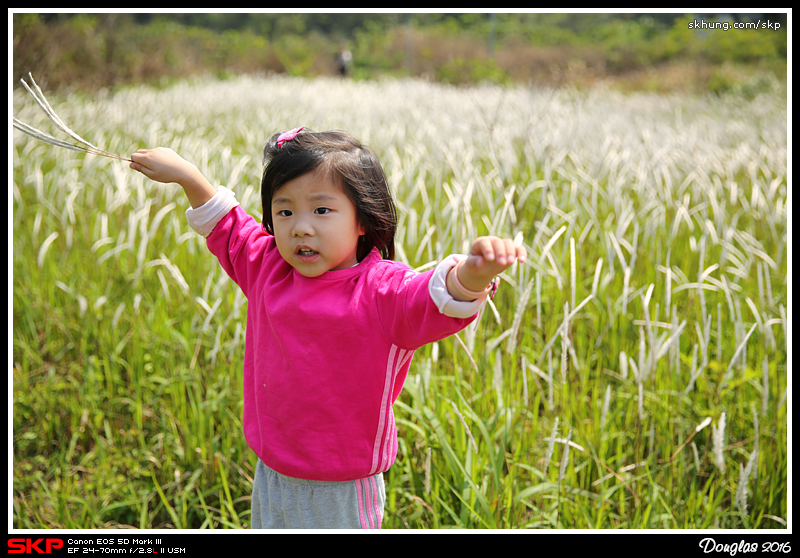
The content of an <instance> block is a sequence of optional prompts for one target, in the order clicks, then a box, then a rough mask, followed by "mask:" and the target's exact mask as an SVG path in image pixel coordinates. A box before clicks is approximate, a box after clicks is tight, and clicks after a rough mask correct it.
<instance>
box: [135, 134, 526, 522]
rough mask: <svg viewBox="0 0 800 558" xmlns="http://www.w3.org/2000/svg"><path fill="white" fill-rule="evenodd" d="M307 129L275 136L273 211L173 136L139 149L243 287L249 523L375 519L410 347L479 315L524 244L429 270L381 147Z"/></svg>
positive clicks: (474, 253) (268, 196)
mask: <svg viewBox="0 0 800 558" xmlns="http://www.w3.org/2000/svg"><path fill="white" fill-rule="evenodd" d="M301 130H302V128H297V129H294V130H291V131H289V132H284V133H282V134H275V135H274V136H273V137H272V138H270V140H269V141H268V142H267V144H266V147H265V148H264V160H265V164H266V167H265V169H264V172H263V177H262V182H261V201H262V209H263V215H264V217H263V220H264V222H263V224H259V223H257V222H256V221H255V219H253V218H252V217H250V216H249V215H247V214H246V213H245V212H244V211H243V210H242V208H241V207H240V206H239V204H238V203H237V202H236V199H235V198H234V195H233V193H232V192H231V191H230V190H228V189H226V188H225V187H222V186H221V187H219V188H218V189H215V188H214V187H213V186H212V185H211V184H210V183H209V182H208V181H207V180H206V179H205V178H204V177H203V175H202V174H201V173H200V172H199V171H198V169H197V168H196V167H195V166H194V165H192V164H191V163H189V162H187V161H185V160H184V159H182V158H181V157H180V156H178V155H177V154H176V153H175V152H173V151H171V150H169V149H165V148H158V149H144V150H140V151H137V152H136V153H134V154H133V155H132V156H131V160H132V161H133V162H132V163H131V165H130V166H131V168H133V169H135V170H137V171H139V172H141V173H142V174H144V175H145V176H147V177H149V178H151V179H153V180H156V181H158V182H176V183H178V184H180V185H181V186H182V187H183V189H184V191H185V192H186V195H187V197H188V198H189V203H190V204H191V206H192V208H191V209H188V210H187V211H186V214H187V218H188V220H189V223H190V225H191V226H192V228H194V229H195V230H196V231H198V232H199V233H200V234H202V235H204V236H205V237H206V241H207V245H208V248H209V250H210V251H211V252H212V253H213V254H214V255H215V256H216V257H217V258H218V259H219V262H220V264H221V265H222V267H223V268H224V269H225V271H226V272H227V273H228V275H230V277H231V278H232V279H233V281H234V282H236V284H237V285H238V286H239V287H240V288H241V289H242V291H243V292H244V294H245V295H246V296H247V299H248V308H247V330H246V343H245V356H244V414H243V425H244V433H245V437H246V439H247V443H248V445H249V446H250V447H251V448H252V449H253V451H255V453H256V455H257V456H258V462H257V466H256V472H255V481H254V487H253V498H252V527H253V528H379V527H380V525H381V519H382V515H383V506H384V499H385V492H384V485H383V472H384V471H386V470H387V469H388V468H389V466H391V465H392V463H393V462H394V460H395V457H396V455H397V430H396V428H395V422H394V415H393V413H392V404H393V403H394V402H395V400H396V399H397V397H398V395H399V394H400V390H401V389H402V387H403V382H404V381H405V378H406V375H407V373H408V369H409V366H410V362H411V357H412V355H413V354H414V350H415V349H417V348H419V347H421V346H423V345H425V344H427V343H431V342H433V341H438V340H440V339H442V338H444V337H447V336H449V335H452V334H453V333H456V332H458V331H459V330H461V329H463V328H464V327H466V326H467V325H468V324H469V323H470V322H471V321H473V320H474V319H475V317H476V315H477V313H478V312H479V310H480V309H481V308H482V307H483V305H484V304H485V302H486V297H487V295H488V294H489V293H490V292H491V291H492V289H493V288H494V282H493V278H494V277H495V276H496V275H497V274H498V273H500V272H501V271H503V270H505V269H507V268H508V267H510V266H511V265H513V264H514V262H515V261H517V260H519V261H524V258H525V252H524V249H523V248H521V247H517V246H515V245H514V243H513V241H511V240H510V239H500V238H496V237H481V238H478V239H477V240H476V241H475V242H474V244H473V245H472V249H471V250H470V253H469V255H468V256H462V255H451V256H448V257H447V258H446V259H445V260H444V261H443V262H441V263H440V264H439V265H438V267H437V268H436V269H435V270H431V271H428V272H426V273H416V272H414V271H412V270H411V269H409V268H408V266H406V265H404V264H402V263H399V262H395V261H393V258H394V235H395V229H396V222H397V219H396V213H395V207H394V203H393V201H392V198H391V195H390V193H389V188H388V185H387V182H386V177H385V175H384V172H383V169H382V167H381V165H380V162H379V161H378V159H377V157H376V156H375V155H374V154H373V152H372V151H371V150H369V149H368V148H366V147H364V146H362V145H361V144H360V143H359V142H358V140H356V139H355V138H353V137H351V136H349V135H347V134H343V133H337V132H326V133H311V132H308V131H305V132H303V133H300V132H301ZM267 163H268V164H267Z"/></svg>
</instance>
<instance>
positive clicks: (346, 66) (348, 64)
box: [336, 47, 353, 77]
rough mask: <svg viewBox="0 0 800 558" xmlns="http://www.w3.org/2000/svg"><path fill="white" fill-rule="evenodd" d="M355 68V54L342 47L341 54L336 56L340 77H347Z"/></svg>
mask: <svg viewBox="0 0 800 558" xmlns="http://www.w3.org/2000/svg"><path fill="white" fill-rule="evenodd" d="M352 68H353V53H351V52H350V51H349V50H348V49H347V48H345V47H342V48H340V49H339V54H337V55H336V70H337V71H338V72H339V75H340V76H342V77H346V76H347V75H348V74H349V73H350V72H351V70H352Z"/></svg>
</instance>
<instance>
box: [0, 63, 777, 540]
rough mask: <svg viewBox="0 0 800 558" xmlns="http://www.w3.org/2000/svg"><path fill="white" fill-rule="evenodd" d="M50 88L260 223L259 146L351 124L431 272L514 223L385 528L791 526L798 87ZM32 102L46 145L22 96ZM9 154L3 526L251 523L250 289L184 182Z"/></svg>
mask: <svg viewBox="0 0 800 558" xmlns="http://www.w3.org/2000/svg"><path fill="white" fill-rule="evenodd" d="M34 77H37V78H38V77H39V76H34ZM42 77H45V76H42ZM40 81H42V80H40ZM48 96H49V98H50V101H51V103H52V104H53V106H54V108H55V110H56V112H58V113H59V114H60V115H61V116H62V117H63V118H64V120H65V121H66V122H67V123H68V124H69V125H70V126H71V127H72V128H73V129H74V130H75V131H77V132H78V133H79V134H81V135H83V136H84V137H86V138H87V139H88V140H89V141H91V142H93V143H95V144H96V145H99V146H101V147H105V148H106V149H108V150H109V151H112V152H116V153H118V154H120V155H129V154H130V153H132V152H133V151H135V150H136V149H137V148H141V147H155V146H159V145H161V146H168V147H171V148H173V149H174V150H175V151H177V152H178V153H180V154H181V155H182V156H183V157H184V158H186V159H188V160H190V161H192V162H194V163H195V164H197V165H198V167H199V168H200V169H201V171H203V172H204V174H205V175H206V176H207V177H209V178H210V179H211V180H212V182H217V183H219V184H224V185H226V186H228V187H229V188H232V189H233V190H234V192H235V193H236V195H237V198H238V199H239V201H240V202H241V203H242V205H243V206H244V207H245V208H246V209H247V210H248V211H249V212H251V214H253V215H255V216H256V217H257V218H260V197H259V193H260V192H259V184H260V170H261V150H262V147H263V142H264V141H265V139H266V138H267V137H269V136H270V135H271V134H273V133H274V132H276V131H282V130H285V129H289V128H293V127H295V126H299V125H305V126H308V127H310V128H313V129H315V130H325V129H343V130H346V131H348V132H350V133H352V134H354V135H355V136H357V137H359V138H361V139H362V140H363V141H364V142H365V143H367V144H369V145H370V146H372V147H373V148H374V149H375V150H376V152H377V153H378V154H379V156H380V157H381V160H382V161H383V163H384V165H385V167H386V171H387V174H388V177H389V181H390V184H391V185H392V187H393V188H394V193H395V196H396V200H397V203H398V208H399V211H400V228H399V236H398V246H397V248H398V250H397V251H398V259H400V260H403V261H405V262H407V263H408V264H409V265H411V266H412V267H414V268H419V269H429V268H431V266H433V265H434V263H435V262H437V261H439V260H440V259H442V258H444V257H445V256H447V255H448V254H449V253H452V252H463V251H464V250H465V249H466V248H467V247H468V246H469V244H470V243H471V240H472V239H474V238H475V237H477V236H479V235H482V234H487V233H490V234H499V235H504V236H511V237H514V236H515V235H516V234H517V233H522V235H523V238H524V244H525V246H526V248H527V250H528V256H529V262H528V263H527V264H525V265H518V266H515V267H514V268H512V269H511V270H509V272H508V273H507V274H506V275H504V276H503V282H502V285H501V288H500V290H499V292H498V295H497V297H496V298H495V300H494V302H493V304H492V305H491V306H490V307H488V308H487V311H486V312H485V314H484V316H483V317H482V321H481V323H480V326H479V327H478V328H477V329H473V328H470V329H468V330H465V331H463V332H461V333H460V334H459V335H458V336H455V337H451V338H448V339H446V340H444V341H442V342H439V343H437V344H433V345H429V346H427V347H425V348H423V349H421V350H419V351H418V352H417V355H416V357H415V359H414V362H413V364H412V367H411V371H410V374H409V378H408V381H407V382H406V387H405V389H404V392H403V394H402V395H401V397H400V399H399V400H398V403H397V404H396V406H395V413H396V421H397V424H398V428H399V430H400V438H401V439H400V449H399V453H398V460H397V462H396V463H395V465H394V466H393V467H392V468H391V469H390V471H389V472H388V473H386V475H385V478H386V485H387V506H386V518H385V522H384V527H385V528H398V529H404V528H446V527H457V528H580V529H590V528H601V529H618V528H623V529H661V528H666V529H695V528H722V529H726V528H769V529H783V528H786V527H787V521H788V520H789V518H788V515H787V514H788V503H787V500H788V498H789V495H788V488H787V472H788V468H789V463H790V457H789V456H790V452H789V443H788V439H787V438H788V428H787V425H788V423H789V418H788V417H789V416H790V411H789V408H788V407H787V393H788V392H789V389H790V388H789V386H790V384H789V373H788V371H789V366H788V358H789V357H788V351H787V338H788V336H789V334H788V333H787V328H788V327H789V301H790V299H789V293H788V285H789V280H788V269H789V261H788V258H789V249H788V244H789V207H788V203H789V192H788V189H789V186H788V178H787V158H788V155H787V103H786V97H785V95H784V96H782V97H781V96H775V95H757V96H755V97H752V98H743V97H735V96H727V97H716V96H704V97H695V96H678V95H676V96H659V95H654V94H627V95H623V94H620V93H615V92H611V91H607V90H603V89H596V90H592V91H583V92H579V91H575V90H569V89H563V90H550V89H526V88H512V87H508V88H500V87H490V86H485V87H475V88H465V89H457V88H450V87H444V86H439V85H434V84H430V83H426V82H422V81H410V80H409V81H377V82H351V81H341V80H335V79H318V80H303V79H290V78H269V79H267V78H256V77H242V78H236V79H231V80H227V81H213V80H196V81H192V82H181V83H179V84H176V85H174V86H171V87H169V88H167V89H163V90H155V89H148V88H144V87H137V88H131V89H127V90H124V91H119V92H117V93H114V94H113V95H111V94H105V95H104V94H97V95H94V96H82V97H66V96H63V95H62V96H59V95H50V94H48ZM13 110H14V115H15V116H17V117H18V118H20V119H21V120H23V121H25V122H27V123H29V124H32V125H34V126H35V127H37V128H40V129H43V130H46V131H50V132H51V133H54V127H53V126H52V125H51V124H50V123H49V121H46V118H45V117H44V116H43V115H42V113H41V112H40V111H39V109H38V107H36V106H35V104H34V103H33V102H32V100H30V98H28V97H27V95H26V94H25V92H24V91H23V90H15V92H14V101H13ZM11 149H12V151H13V167H12V169H11V172H12V174H13V183H12V185H11V192H10V198H11V200H10V207H12V209H13V215H12V216H11V219H12V221H11V227H13V280H12V281H13V283H12V284H13V292H12V297H13V330H12V333H11V337H12V339H11V345H12V346H13V354H12V363H11V367H12V379H10V381H9V384H13V385H9V393H13V395H12V396H10V399H11V398H12V397H13V401H12V403H13V526H14V527H16V528H67V529H72V528H102V527H121V526H133V527H137V528H229V527H230V528H238V527H245V526H247V525H248V523H249V515H250V501H249V496H250V491H251V487H252V475H253V470H254V463H255V456H254V454H253V453H252V451H250V450H249V449H248V448H247V446H246V444H245V441H244V438H243V435H242V433H241V424H240V423H241V405H242V402H241V380H240V376H241V368H242V358H243V352H244V331H245V315H246V304H247V302H246V300H245V299H244V297H243V295H242V294H241V293H240V292H239V291H238V289H237V288H236V287H235V285H234V284H233V283H232V282H231V281H229V280H228V279H227V276H226V275H225V273H224V271H222V269H221V268H220V267H219V265H218V264H217V262H216V260H215V259H214V258H213V257H212V256H211V255H210V254H209V253H208V251H207V250H206V248H205V245H204V242H203V240H202V238H201V237H199V236H198V235H197V234H195V233H194V232H192V231H191V229H190V228H189V227H188V225H187V223H186V220H185V217H184V215H183V212H184V210H185V208H187V207H188V204H187V202H186V200H185V197H184V195H183V193H182V191H181V190H180V188H179V187H177V186H174V185H173V186H165V185H160V184H157V183H154V182H150V181H148V180H147V179H145V178H144V177H143V176H141V175H139V174H138V173H134V172H132V171H130V169H128V168H127V165H126V163H124V162H120V161H112V160H109V159H104V158H100V157H96V156H91V155H84V154H81V153H77V152H74V151H68V150H64V149H59V148H56V147H53V146H50V145H46V144H43V143H41V142H37V141H36V140H33V139H30V138H28V137H27V136H24V135H23V134H20V133H18V132H16V131H15V132H14V143H13V146H12V147H11ZM789 527H790V525H789Z"/></svg>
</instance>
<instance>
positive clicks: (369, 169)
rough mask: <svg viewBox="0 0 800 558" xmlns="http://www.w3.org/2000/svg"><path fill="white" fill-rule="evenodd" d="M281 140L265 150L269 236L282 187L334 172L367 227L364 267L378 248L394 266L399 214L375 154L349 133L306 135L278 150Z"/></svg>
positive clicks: (263, 198)
mask: <svg viewBox="0 0 800 558" xmlns="http://www.w3.org/2000/svg"><path fill="white" fill-rule="evenodd" d="M279 135H280V134H275V135H274V136H272V137H271V138H269V140H267V143H266V145H265V146H264V173H263V175H262V178H261V209H262V212H263V214H264V218H263V226H264V228H265V229H266V231H267V232H268V233H269V234H274V230H273V228H272V198H273V196H274V195H275V192H277V191H278V189H279V188H280V187H281V186H283V185H284V184H286V183H287V182H289V181H290V180H293V179H295V178H297V177H299V176H302V175H304V174H306V173H309V172H312V171H317V170H319V171H329V172H331V173H332V174H333V177H334V181H335V182H336V183H339V184H344V190H345V192H346V193H347V195H348V196H349V197H350V201H352V202H353V205H354V206H355V210H356V219H357V220H358V224H359V225H361V226H363V227H364V231H365V234H364V235H363V236H362V237H361V240H359V243H358V250H357V253H356V257H357V258H358V261H361V260H363V259H364V258H365V257H366V256H367V254H369V253H370V252H371V251H372V248H377V249H378V250H379V251H380V253H381V256H382V257H383V258H384V259H387V260H393V259H394V235H395V231H396V230H397V210H396V209H395V205H394V201H393V200H392V195H391V194H390V192H389V185H388V183H387V181H386V174H385V173H384V171H383V167H382V166H381V163H380V161H379V160H378V157H377V156H376V155H375V153H373V152H372V150H371V149H369V148H368V147H366V146H363V145H361V142H359V141H358V140H357V139H356V138H354V137H352V136H350V135H349V134H346V133H344V132H307V131H303V132H301V133H299V134H298V135H297V136H295V137H294V139H292V140H291V141H287V142H285V143H283V145H282V146H281V147H278V144H277V141H278V136H279Z"/></svg>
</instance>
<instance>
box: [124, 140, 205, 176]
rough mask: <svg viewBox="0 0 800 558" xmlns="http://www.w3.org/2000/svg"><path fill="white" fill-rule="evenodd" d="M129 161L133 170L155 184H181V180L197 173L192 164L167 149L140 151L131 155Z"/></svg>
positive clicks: (158, 148)
mask: <svg viewBox="0 0 800 558" xmlns="http://www.w3.org/2000/svg"><path fill="white" fill-rule="evenodd" d="M131 161H132V162H131V164H130V167H131V168H132V169H133V170H136V171H139V172H140V173H142V174H143V175H145V176H146V177H147V178H149V179H151V180H155V181H156V182H164V183H170V182H176V183H178V184H181V181H182V180H185V178H186V177H187V176H189V175H191V174H192V173H193V172H196V171H197V168H196V167H195V166H194V165H193V164H191V163H190V162H188V161H187V160H186V159H184V158H183V157H181V156H180V155H178V154H177V153H175V152H174V151H173V150H172V149H169V148H168V147H157V148H155V149H140V150H139V151H137V152H136V153H134V154H133V155H131Z"/></svg>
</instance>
